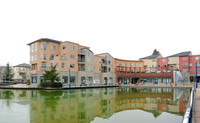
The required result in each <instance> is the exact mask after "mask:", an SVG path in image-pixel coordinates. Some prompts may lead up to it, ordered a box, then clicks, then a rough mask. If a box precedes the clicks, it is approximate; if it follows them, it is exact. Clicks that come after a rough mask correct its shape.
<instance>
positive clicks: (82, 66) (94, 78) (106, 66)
mask: <svg viewBox="0 0 200 123" xmlns="http://www.w3.org/2000/svg"><path fill="white" fill-rule="evenodd" d="M28 45H29V46H30V58H31V60H30V64H31V83H32V85H37V84H38V83H40V82H43V81H44V77H43V74H44V71H45V70H50V69H51V68H53V66H55V65H56V69H57V72H58V73H59V75H60V79H61V81H62V83H63V84H64V85H68V84H69V81H70V83H71V85H93V84H104V85H108V84H109V85H112V84H113V82H115V75H114V72H113V57H112V56H111V55H110V54H108V53H104V54H97V55H94V53H93V52H92V51H91V50H90V48H89V47H86V46H82V45H79V44H77V43H73V42H69V41H65V42H61V41H57V40H52V39H46V38H44V39H39V40H37V41H34V42H31V43H29V44H28ZM69 71H70V72H69ZM69 76H70V77H69ZM69 79H70V80H69Z"/></svg>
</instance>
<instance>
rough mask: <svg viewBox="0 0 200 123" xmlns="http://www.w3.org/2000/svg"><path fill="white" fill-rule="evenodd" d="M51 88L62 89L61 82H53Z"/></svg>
mask: <svg viewBox="0 0 200 123" xmlns="http://www.w3.org/2000/svg"><path fill="white" fill-rule="evenodd" d="M52 87H56V88H59V87H62V83H61V82H53V83H52Z"/></svg>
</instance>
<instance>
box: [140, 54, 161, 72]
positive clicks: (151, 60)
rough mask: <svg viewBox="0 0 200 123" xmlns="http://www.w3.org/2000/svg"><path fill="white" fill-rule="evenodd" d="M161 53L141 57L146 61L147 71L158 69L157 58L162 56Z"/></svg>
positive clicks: (141, 59)
mask: <svg viewBox="0 0 200 123" xmlns="http://www.w3.org/2000/svg"><path fill="white" fill-rule="evenodd" d="M161 57H162V55H161V54H155V55H150V56H147V57H144V58H140V59H139V60H140V61H144V68H145V71H146V72H156V71H157V59H158V58H161Z"/></svg>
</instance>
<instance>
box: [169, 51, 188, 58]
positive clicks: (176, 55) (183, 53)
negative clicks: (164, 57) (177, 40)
mask: <svg viewBox="0 0 200 123" xmlns="http://www.w3.org/2000/svg"><path fill="white" fill-rule="evenodd" d="M190 53H191V51H186V52H180V53H177V54H174V55H171V56H168V57H179V56H189V55H190Z"/></svg>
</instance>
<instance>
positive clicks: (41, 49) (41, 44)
mask: <svg viewBox="0 0 200 123" xmlns="http://www.w3.org/2000/svg"><path fill="white" fill-rule="evenodd" d="M42 43H43V42H41V50H42V48H43V45H42Z"/></svg>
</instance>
